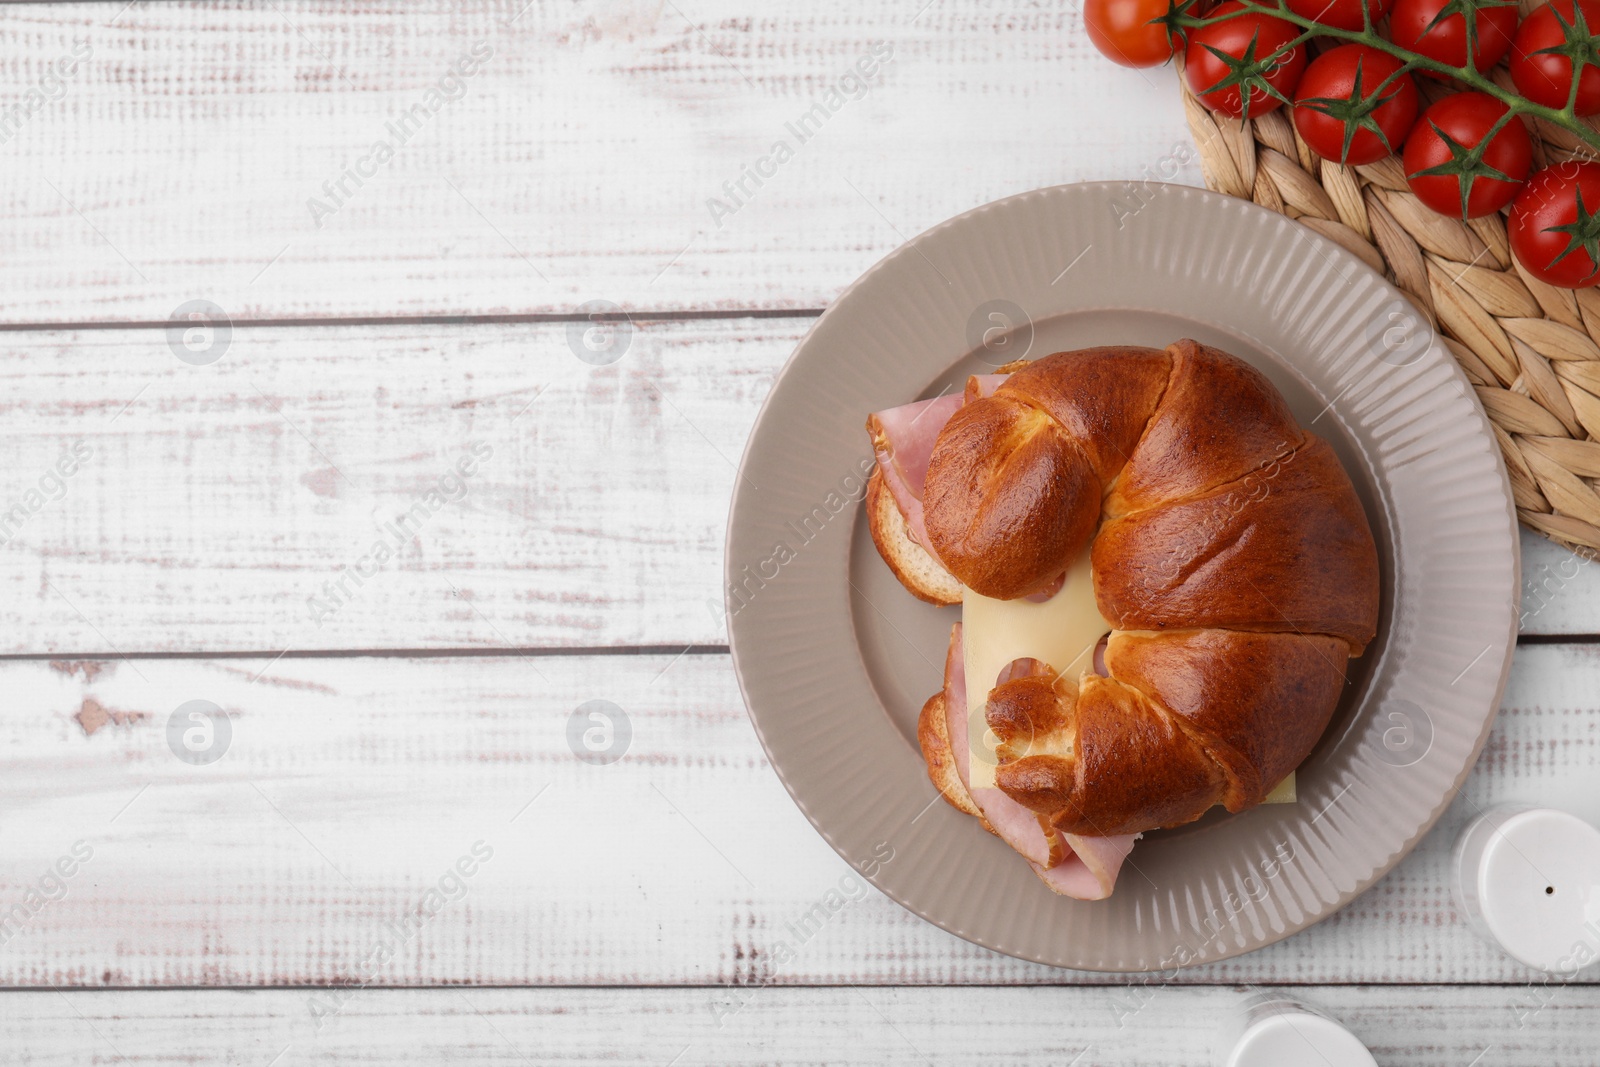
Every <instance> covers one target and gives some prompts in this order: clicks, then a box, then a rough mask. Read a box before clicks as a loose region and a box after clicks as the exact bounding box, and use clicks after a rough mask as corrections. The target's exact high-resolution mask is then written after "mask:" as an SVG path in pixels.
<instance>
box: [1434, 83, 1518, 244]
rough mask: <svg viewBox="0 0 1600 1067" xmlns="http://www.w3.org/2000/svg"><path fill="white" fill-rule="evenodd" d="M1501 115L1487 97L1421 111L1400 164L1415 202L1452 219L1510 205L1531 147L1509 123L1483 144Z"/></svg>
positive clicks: (1468, 96) (1469, 96)
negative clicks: (1416, 200)
mask: <svg viewBox="0 0 1600 1067" xmlns="http://www.w3.org/2000/svg"><path fill="white" fill-rule="evenodd" d="M1506 111H1507V108H1506V106H1505V105H1504V104H1502V103H1501V102H1500V101H1498V100H1496V99H1495V98H1494V97H1492V96H1490V95H1489V94H1487V93H1455V94H1454V95H1451V96H1447V97H1445V98H1444V99H1443V100H1440V101H1439V102H1438V103H1437V104H1434V105H1433V106H1432V107H1430V108H1428V110H1426V111H1424V112H1423V113H1422V117H1421V118H1420V119H1418V120H1417V125H1416V127H1415V128H1414V129H1412V131H1411V136H1410V137H1408V138H1407V139H1406V150H1405V156H1404V158H1403V161H1404V163H1405V168H1406V182H1407V183H1408V184H1409V185H1410V186H1411V191H1412V192H1413V193H1416V194H1417V199H1418V200H1421V201H1422V202H1423V203H1424V204H1427V205H1428V206H1429V207H1431V208H1433V210H1435V211H1437V212H1438V213H1439V214H1441V215H1451V216H1453V217H1455V218H1458V219H1459V218H1469V219H1475V218H1477V217H1478V216H1480V215H1490V214H1493V213H1494V212H1496V211H1499V210H1500V209H1501V208H1503V207H1505V206H1506V205H1507V204H1509V203H1511V201H1512V199H1513V198H1514V197H1516V195H1517V192H1518V191H1519V190H1520V189H1521V188H1522V183H1523V182H1525V181H1527V179H1528V171H1530V170H1531V169H1532V168H1533V142H1532V141H1531V140H1529V138H1528V129H1527V127H1525V126H1524V125H1523V124H1522V122H1521V120H1520V119H1515V118H1513V119H1511V120H1509V121H1507V122H1506V124H1505V125H1504V126H1501V127H1500V130H1499V132H1498V133H1496V134H1495V135H1494V137H1493V138H1490V139H1488V140H1487V141H1485V138H1488V136H1489V131H1490V130H1491V129H1493V128H1494V126H1495V125H1496V124H1497V123H1498V122H1499V121H1500V118H1501V116H1503V115H1505V113H1506Z"/></svg>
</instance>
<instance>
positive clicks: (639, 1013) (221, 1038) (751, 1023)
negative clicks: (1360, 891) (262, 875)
mask: <svg viewBox="0 0 1600 1067" xmlns="http://www.w3.org/2000/svg"><path fill="white" fill-rule="evenodd" d="M1289 992H1291V993H1292V994H1293V995H1295V996H1297V997H1301V998H1303V999H1305V1000H1309V1001H1312V1002H1314V1003H1315V1004H1317V1006H1319V1007H1320V1008H1322V1009H1323V1010H1325V1011H1327V1012H1328V1013H1329V1014H1331V1015H1333V1016H1334V1017H1335V1018H1337V1019H1338V1020H1339V1021H1340V1022H1342V1023H1343V1024H1344V1025H1345V1026H1346V1027H1348V1028H1349V1029H1350V1030H1351V1031H1352V1032H1353V1033H1355V1034H1356V1035H1357V1036H1358V1037H1359V1038H1361V1040H1362V1041H1364V1042H1366V1043H1367V1045H1368V1046H1369V1047H1370V1048H1371V1049H1372V1051H1373V1054H1374V1056H1375V1057H1376V1058H1377V1061H1378V1062H1379V1063H1381V1064H1384V1067H1411V1065H1416V1067H1439V1065H1441V1064H1462V1065H1464V1064H1469V1063H1471V1064H1479V1065H1488V1064H1494V1065H1497V1067H1502V1065H1503V1067H1516V1065H1526V1067H1569V1065H1570V1067H1579V1065H1583V1067H1587V1065H1589V1064H1592V1063H1593V1062H1594V1047H1595V1042H1596V1033H1597V1030H1600V989H1597V988H1596V987H1594V986H1592V985H1572V986H1566V987H1550V988H1545V987H1540V988H1538V989H1529V988H1526V987H1521V986H1484V987H1465V988H1463V987H1450V986H1407V987H1401V988H1389V989H1384V988H1350V987H1338V986H1332V987H1315V986H1314V987H1310V988H1297V989H1294V990H1291V991H1289ZM1245 996H1246V994H1245V993H1244V992H1241V991H1238V990H1232V989H1196V988H1158V989H1146V990H1141V991H1140V994H1139V999H1136V1000H1133V999H1130V998H1131V997H1132V993H1131V991H1129V990H1127V989H1124V988H1121V987H1115V986H1113V987H1089V988H1078V989H1073V988H1062V987H1053V988H1052V987H1039V988H1031V989H997V988H992V987H988V988H967V989H953V988H948V987H943V988H940V987H935V988H931V989H889V990H886V989H851V988H826V989H763V988H751V989H729V990H722V989H625V990H615V989H541V990H506V989H466V990H451V989H430V990H417V989H407V990H367V991H364V992H361V993H358V994H356V995H355V996H353V997H352V998H350V999H349V1000H348V1001H347V1002H346V1003H345V1004H344V1006H343V1009H342V1010H341V1011H339V1012H338V1014H337V1015H328V1014H320V1015H319V1014H313V1010H312V1005H315V1004H318V1003H319V1002H320V1001H323V1000H325V997H326V994H318V993H316V992H314V991H307V990H253V991H248V992H239V991H209V990H172V991H159V992H156V991H151V992H110V991H101V992H95V993H85V992H71V993H66V994H57V993H6V994H0V1004H3V1005H4V1009H5V1013H4V1021H3V1022H0V1033H3V1034H4V1037H5V1040H6V1047H7V1051H8V1053H9V1054H11V1055H13V1056H15V1057H17V1058H16V1059H15V1062H19V1063H26V1064H30V1065H34V1067H52V1065H61V1067H80V1065H81V1064H84V1063H91V1062H117V1063H126V1064H141V1065H152V1067H154V1065H159V1064H173V1065H177V1064H190V1063H196V1062H203V1063H263V1064H264V1063H268V1062H269V1061H270V1062H281V1063H295V1064H339V1065H341V1067H345V1065H361V1064H382V1065H383V1067H389V1065H391V1064H434V1063H441V1062H451V1063H454V1062H465V1061H467V1060H470V1061H471V1062H473V1063H481V1064H486V1065H492V1064H506V1065H515V1067H524V1065H526V1064H530V1063H538V1064H590V1063H594V1062H596V1061H605V1062H610V1063H637V1064H656V1065H659V1064H665V1063H668V1062H671V1063H677V1064H723V1063H728V1064H747V1063H779V1062H781V1063H786V1064H828V1065H833V1064H872V1065H878V1064H902V1063H904V1064H928V1063H935V1062H937V1063H963V1064H965V1063H982V1064H1007V1065H1028V1064H1040V1065H1044V1064H1051V1065H1056V1067H1059V1065H1061V1064H1066V1063H1081V1064H1123V1065H1130V1067H1135V1065H1136V1067H1194V1065H1195V1064H1197V1063H1215V1062H1220V1059H1219V1058H1218V1057H1220V1055H1221V1051H1222V1048H1221V1046H1222V1045H1223V1037H1222V1026H1223V1023H1222V1020H1223V1019H1224V1018H1225V1017H1226V1016H1227V1014H1228V1012H1229V1011H1231V1010H1232V1009H1233V1008H1234V1007H1235V1006H1236V1005H1237V1004H1239V1003H1240V1002H1242V1001H1243V1000H1244V999H1245ZM1530 1005H1531V1006H1530ZM1535 1008H1537V1010H1535ZM322 1010H323V1011H324V1012H326V1011H327V1010H328V1009H327V1008H323V1009H322ZM319 1024H320V1028H319ZM275 1056H278V1057H281V1059H280V1060H277V1061H274V1060H273V1057H275ZM674 1057H676V1058H674ZM1073 1057H1078V1058H1077V1059H1074V1058H1073Z"/></svg>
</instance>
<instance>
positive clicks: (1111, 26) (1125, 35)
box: [1083, 0, 1183, 67]
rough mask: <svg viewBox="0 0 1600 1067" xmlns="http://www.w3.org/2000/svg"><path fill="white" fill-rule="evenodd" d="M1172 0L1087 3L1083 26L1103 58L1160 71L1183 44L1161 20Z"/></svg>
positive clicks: (1126, 65)
mask: <svg viewBox="0 0 1600 1067" xmlns="http://www.w3.org/2000/svg"><path fill="white" fill-rule="evenodd" d="M1171 9H1172V4H1171V2H1170V0H1085V2H1084V5H1083V25H1084V28H1085V29H1087V30H1088V31H1089V40H1091V41H1093V42H1094V46H1095V47H1096V48H1098V49H1100V54H1101V55H1103V56H1105V57H1106V58H1107V59H1109V60H1111V62H1113V63H1120V64H1122V65H1123V66H1124V67H1159V66H1160V65H1161V64H1163V63H1165V62H1166V61H1167V60H1169V59H1171V58H1172V54H1173V53H1174V52H1176V51H1177V50H1178V48H1179V46H1181V45H1182V44H1183V38H1182V36H1181V35H1180V36H1174V35H1173V34H1172V33H1171V32H1170V31H1169V30H1168V29H1167V27H1166V26H1165V25H1164V24H1162V23H1161V22H1160V21H1159V20H1160V19H1161V17H1162V16H1164V15H1165V14H1166V13H1167V12H1168V11H1170V10H1171Z"/></svg>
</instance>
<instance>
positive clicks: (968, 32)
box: [0, 0, 1200, 322]
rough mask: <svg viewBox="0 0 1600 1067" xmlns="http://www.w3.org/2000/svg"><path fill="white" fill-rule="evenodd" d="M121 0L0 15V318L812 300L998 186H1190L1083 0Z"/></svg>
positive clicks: (1181, 132) (1183, 146)
mask: <svg viewBox="0 0 1600 1067" xmlns="http://www.w3.org/2000/svg"><path fill="white" fill-rule="evenodd" d="M919 6H920V7H922V8H923V10H921V11H918V8H919ZM122 7H123V5H122V4H121V3H111V2H106V3H99V4H7V5H6V7H5V17H4V19H3V21H0V55H3V56H9V57H11V58H9V59H6V60H4V61H3V68H0V69H3V73H4V75H5V81H6V83H7V84H8V85H11V86H13V87H14V88H15V89H16V90H17V92H18V93H19V94H21V93H22V90H23V89H24V88H25V87H37V88H39V90H40V92H39V95H38V97H37V101H38V106H37V107H33V106H32V105H28V106H25V108H24V110H23V111H22V112H21V113H20V116H19V118H18V119H17V120H16V121H15V122H14V123H13V125H12V126H11V127H8V128H6V129H5V130H0V132H8V133H9V134H10V135H9V136H8V137H6V138H5V151H6V154H7V156H8V158H9V160H10V161H11V165H10V166H9V167H8V170H7V173H8V175H9V180H8V181H7V182H6V188H5V191H4V194H3V195H0V218H3V219H4V225H3V226H0V291H3V292H5V293H6V294H7V300H6V302H5V305H4V307H0V320H3V321H7V322H19V321H20V322H41V321H49V322H84V321H122V322H127V321H153V320H165V319H166V318H167V317H168V316H169V315H170V314H171V313H172V312H173V310H174V308H176V307H177V306H178V305H179V304H181V303H184V302H186V301H189V300H192V299H195V298H205V299H209V300H212V301H214V302H215V303H216V304H218V305H220V306H221V307H222V308H224V309H226V310H227V312H228V313H229V314H231V315H232V316H233V317H234V318H283V317H295V318H304V317H312V316H353V315H361V316H374V315H398V314H404V315H417V314H460V313H498V312H507V311H510V312H552V311H554V312H566V311H571V310H572V309H573V308H574V307H576V306H577V305H580V304H582V303H584V302H586V301H589V300H593V299H608V300H613V301H616V302H617V303H619V304H621V305H623V306H625V307H629V308H638V309H652V310H662V309H686V308H694V309H705V308H755V307H762V308H815V307H820V306H822V305H824V304H826V303H827V302H828V301H830V300H832V298H833V297H834V296H835V295H836V294H837V293H838V292H839V290H840V289H842V288H843V287H844V286H845V285H847V284H848V283H849V282H850V281H851V280H852V279H854V278H855V277H856V276H857V275H858V274H860V273H861V272H862V271H863V270H865V269H866V268H867V267H868V266H870V265H871V264H872V263H873V262H875V261H876V260H877V259H879V258H880V257H882V256H883V255H884V254H885V253H887V252H888V251H890V250H891V249H893V248H894V247H895V246H897V245H898V244H900V243H901V242H902V241H903V240H904V239H905V238H906V237H908V236H910V235H911V234H914V233H916V232H918V231H920V230H923V229H926V228H927V227H929V226H932V225H934V224H935V223H938V222H940V221H943V220H944V219H946V218H948V217H949V216H951V215H954V214H957V213H959V212H961V211H964V210H966V209H967V208H970V207H973V206H976V205H978V204H981V203H985V202H987V201H989V200H993V199H996V198H998V197H1001V196H1005V195H1008V194H1010V193H1016V192H1021V191H1024V190H1027V189H1033V188H1037V187H1039V186H1044V185H1055V184H1059V183H1062V182H1069V181H1078V180H1084V179H1092V178H1130V179H1136V178H1141V177H1143V178H1148V177H1151V176H1154V175H1157V174H1161V175H1165V176H1166V177H1167V178H1169V179H1170V178H1172V177H1178V178H1179V179H1182V180H1187V181H1188V182H1189V183H1191V184H1199V180H1200V176H1199V169H1198V163H1197V162H1195V157H1194V154H1193V147H1192V144H1191V142H1190V141H1189V138H1188V132H1187V129H1186V127H1185V125H1184V121H1183V114H1182V109H1181V107H1180V105H1179V100H1178V93H1177V90H1176V84H1175V82H1174V80H1173V75H1172V72H1171V71H1168V70H1163V71H1159V72H1151V73H1141V72H1133V71H1121V72H1118V71H1117V70H1116V69H1115V68H1113V67H1112V66H1111V65H1110V64H1107V63H1105V62H1104V61H1103V60H1101V59H1100V58H1099V57H1098V55H1096V54H1095V53H1094V52H1093V50H1092V48H1091V46H1090V44H1089V42H1088V40H1087V38H1086V37H1085V36H1084V34H1083V32H1082V29H1081V23H1080V19H1079V15H1078V8H1077V7H1076V6H1075V5H1065V6H1047V7H1044V8H1041V7H1039V6H1038V5H1034V4H1029V3H1022V2H1015V0H1012V2H1005V3H997V4H991V5H984V6H983V7H980V8H975V7H972V6H970V5H949V4H932V5H923V4H921V3H920V0H919V2H916V3H912V2H902V0H894V2H891V0H881V2H877V3H870V4H862V3H856V2H852V0H828V2H826V3H822V4H809V5H805V6H804V7H795V8H789V7H782V6H779V7H772V8H767V9H763V10H761V11H760V12H758V13H755V14H752V13H751V9H750V7H749V5H748V4H744V3H740V2H738V0H695V2H694V3H688V4H670V3H669V4H662V3H658V2H655V0H626V2H624V3H619V4H610V5H606V6H605V8H604V9H595V8H591V7H585V6H573V5H569V4H547V3H537V2H535V3H532V4H527V5H526V7H525V0H496V2H493V3H477V4H472V5H456V4H450V3H444V2H434V3H430V4H416V3H407V2H404V0H383V2H374V3H366V4H362V5H359V6H358V7H355V8H351V7H350V5H347V4H340V3H333V2H326V0H324V2H317V0H283V2H282V3H278V4H272V5H265V6H258V5H252V4H243V3H233V2H209V3H197V4H151V5H146V4H135V5H132V7H131V9H127V10H123V11H121V12H120V13H119V10H118V9H119V8H122ZM58 60H59V61H64V62H65V64H66V66H69V67H71V69H72V72H71V73H70V74H68V75H66V76H64V77H63V76H62V74H61V73H60V71H61V70H62V69H65V68H57V69H56V70H55V71H54V72H51V71H50V68H51V65H52V64H54V63H56V62H57V61H58ZM463 60H464V61H465V68H464V69H466V70H467V71H469V72H468V73H466V74H462V73H460V70H461V69H463V68H462V67H460V66H458V65H459V64H462V63H463ZM52 97H53V98H52ZM23 102H24V104H27V100H26V98H25V99H24V101H23ZM819 104H820V105H821V107H820V109H818V110H815V111H813V108H814V107H817V105H819ZM807 115H809V116H810V118H809V119H807V118H806V116H807ZM380 142H383V143H386V144H387V145H388V148H387V149H384V150H379V149H378V148H377V145H378V144H379V143H380ZM779 142H783V143H784V144H786V145H787V146H788V147H787V149H784V150H780V149H778V148H777V145H778V144H779ZM1175 150H1176V151H1177V152H1178V155H1176V156H1174V152H1175ZM758 183H759V184H758ZM741 184H742V190H741V189H740V188H739V186H740V185H741ZM712 201H716V202H718V203H719V204H720V205H722V206H721V207H719V208H715V209H714V208H713V207H712V206H711V202H712ZM797 220H803V223H801V224H797Z"/></svg>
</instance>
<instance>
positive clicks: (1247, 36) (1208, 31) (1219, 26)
mask: <svg viewBox="0 0 1600 1067" xmlns="http://www.w3.org/2000/svg"><path fill="white" fill-rule="evenodd" d="M1243 10H1245V6H1244V5H1243V4H1241V3H1239V2H1238V0H1228V2H1227V3H1225V4H1219V5H1218V6H1217V8H1216V10H1214V11H1212V12H1211V17H1212V19H1213V21H1211V22H1207V23H1206V24H1205V25H1204V26H1200V27H1198V28H1197V29H1195V30H1193V31H1192V32H1191V33H1190V34H1189V47H1188V49H1187V50H1186V51H1185V52H1184V58H1185V61H1186V64H1185V65H1186V69H1185V71H1184V76H1185V77H1186V78H1188V80H1189V88H1190V89H1193V90H1194V93H1195V95H1196V96H1198V97H1199V98H1200V102H1201V103H1203V104H1205V105H1206V107H1209V108H1210V109H1211V110H1212V111H1220V112H1221V113H1222V114H1224V115H1230V116H1232V117H1233V118H1248V117H1249V116H1251V115H1265V114H1266V113H1267V112H1269V111H1274V110H1276V109H1277V108H1279V107H1281V106H1282V105H1283V103H1284V100H1285V99H1286V98H1288V97H1290V96H1291V95H1293V93H1294V90H1295V86H1296V85H1298V84H1299V83H1300V75H1301V74H1302V73H1303V72H1304V71H1305V69H1306V46H1305V45H1303V44H1299V45H1296V46H1295V47H1294V48H1292V49H1290V50H1289V51H1288V52H1286V53H1284V54H1283V55H1281V56H1278V57H1277V58H1276V59H1273V58H1272V56H1273V55H1274V53H1276V52H1277V51H1278V49H1280V48H1283V47H1285V46H1286V45H1288V44H1289V42H1291V41H1293V40H1294V39H1295V38H1296V37H1298V36H1300V31H1299V29H1298V28H1296V27H1295V26H1294V24H1293V23H1289V22H1285V21H1284V20H1283V19H1279V18H1273V17H1272V16H1271V15H1263V14H1260V13H1258V12H1254V11H1252V12H1250V13H1249V14H1246V15H1240V16H1238V17H1236V18H1230V19H1224V20H1222V21H1215V20H1216V19H1217V17H1218V16H1222V15H1229V14H1232V13H1233V12H1235V11H1243ZM1269 86H1270V87H1271V88H1270V90H1269V88H1268V87H1269ZM1274 93H1276V94H1278V95H1274Z"/></svg>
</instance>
